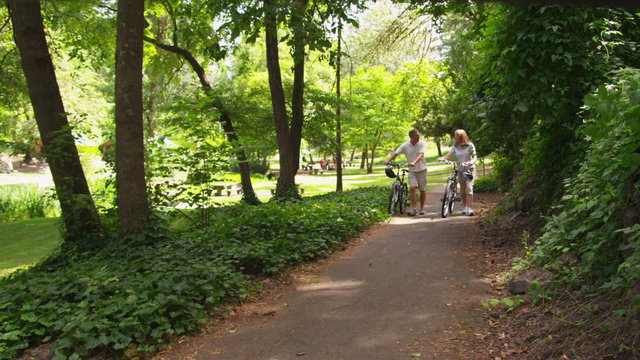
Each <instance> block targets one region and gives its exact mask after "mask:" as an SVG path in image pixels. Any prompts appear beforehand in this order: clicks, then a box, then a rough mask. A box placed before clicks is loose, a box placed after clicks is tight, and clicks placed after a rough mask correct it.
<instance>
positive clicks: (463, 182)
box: [458, 171, 477, 196]
mask: <svg viewBox="0 0 640 360" xmlns="http://www.w3.org/2000/svg"><path fill="white" fill-rule="evenodd" d="M476 177H477V174H476V172H475V171H474V172H473V179H474V180H475V178H476ZM474 180H467V179H466V178H465V177H464V176H462V174H460V173H458V183H460V195H462V196H464V195H466V194H469V195H473V181H474Z"/></svg>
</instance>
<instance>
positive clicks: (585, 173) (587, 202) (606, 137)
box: [532, 70, 640, 310]
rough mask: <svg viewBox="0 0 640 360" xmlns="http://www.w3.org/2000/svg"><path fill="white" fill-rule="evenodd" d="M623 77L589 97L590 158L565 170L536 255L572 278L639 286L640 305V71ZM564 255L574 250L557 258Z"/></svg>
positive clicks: (638, 300)
mask: <svg viewBox="0 0 640 360" xmlns="http://www.w3.org/2000/svg"><path fill="white" fill-rule="evenodd" d="M621 77H622V79H621V80H620V81H619V82H617V83H612V84H610V85H608V86H604V85H603V86H600V87H599V88H598V89H597V90H596V91H595V92H594V93H593V94H591V95H589V96H587V97H586V98H585V111H586V112H587V113H588V114H589V115H588V117H587V118H588V120H587V122H586V124H585V126H584V128H583V131H582V132H583V134H584V136H585V138H586V139H585V141H584V142H583V146H582V148H583V150H584V151H585V160H584V162H582V163H581V164H580V166H579V167H578V171H576V172H572V173H564V174H563V175H564V176H567V178H566V180H565V181H564V184H563V185H564V189H565V195H564V196H563V198H562V201H561V203H560V205H559V207H558V208H557V209H556V211H557V214H556V215H554V216H553V217H551V218H550V219H549V221H548V223H547V225H546V226H545V228H544V235H543V236H542V237H541V238H540V239H539V240H538V242H537V247H536V250H535V252H534V254H533V256H532V259H533V261H534V262H535V263H538V264H546V265H548V266H550V267H551V268H552V269H555V270H556V271H559V272H560V273H561V275H562V277H564V278H565V279H566V280H568V281H570V282H572V283H576V282H577V283H578V284H585V283H586V284H587V285H588V286H590V287H592V288H593V287H600V288H601V289H605V290H606V289H614V290H627V289H630V288H633V287H636V288H635V292H632V293H630V295H632V296H634V303H635V305H636V310H640V294H638V293H637V284H638V282H639V281H640V225H638V219H639V216H638V215H639V213H638V210H639V209H640V71H638V70H633V71H628V72H626V71H625V72H623V73H622V75H621ZM562 254H570V255H568V256H564V258H565V259H564V260H563V261H561V262H560V263H557V262H556V259H557V258H558V257H559V256H561V255H562ZM559 264H560V265H559Z"/></svg>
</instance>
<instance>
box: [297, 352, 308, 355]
mask: <svg viewBox="0 0 640 360" xmlns="http://www.w3.org/2000/svg"><path fill="white" fill-rule="evenodd" d="M305 354H306V353H304V352H299V353H297V354H296V356H304V355H305Z"/></svg>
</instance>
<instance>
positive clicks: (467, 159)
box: [439, 129, 478, 216]
mask: <svg viewBox="0 0 640 360" xmlns="http://www.w3.org/2000/svg"><path fill="white" fill-rule="evenodd" d="M453 137H454V138H455V141H456V142H455V144H453V146H452V147H451V150H450V151H449V153H448V154H447V155H445V156H443V157H441V158H440V159H439V160H440V161H444V160H449V159H451V157H452V156H453V155H455V156H456V160H457V161H458V164H459V165H458V166H459V167H458V182H459V183H460V194H461V195H462V206H463V207H464V210H462V213H463V214H465V215H469V216H473V215H475V213H474V212H473V208H472V205H473V181H474V179H475V178H476V176H477V174H476V167H475V163H476V161H478V156H477V154H476V146H475V145H473V143H472V142H471V140H469V136H468V135H467V132H466V131H464V130H462V129H458V130H456V131H455V132H454V134H453Z"/></svg>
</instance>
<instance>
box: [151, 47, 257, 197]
mask: <svg viewBox="0 0 640 360" xmlns="http://www.w3.org/2000/svg"><path fill="white" fill-rule="evenodd" d="M144 40H145V41H147V42H149V43H151V44H154V45H155V46H156V47H158V48H160V49H162V50H165V51H168V52H171V53H174V54H176V55H178V56H180V57H182V58H183V59H185V60H186V61H187V62H188V63H189V65H190V66H191V69H193V71H194V72H195V73H196V75H197V76H198V79H199V81H200V85H201V86H202V88H203V89H204V91H205V93H206V94H207V95H208V96H211V97H213V98H215V101H214V106H215V107H216V108H217V110H218V111H220V116H219V117H218V121H219V122H220V124H221V125H222V129H223V130H224V133H225V135H226V137H227V141H229V143H231V144H232V146H233V148H234V150H235V152H236V159H237V160H238V168H240V181H241V183H242V200H243V201H244V202H245V203H247V204H251V205H258V204H260V200H259V199H258V197H257V196H256V193H255V191H254V190H253V183H252V182H251V168H250V167H249V161H248V158H247V155H246V153H245V151H244V148H243V147H242V144H241V143H240V140H239V139H238V133H237V132H236V129H235V127H234V126H233V122H232V121H231V117H230V116H229V113H228V112H227V111H226V110H225V108H224V106H223V105H222V102H221V101H220V99H219V97H217V96H215V94H213V88H212V87H211V84H210V83H209V80H208V79H207V74H206V73H205V71H204V68H203V67H202V65H200V63H199V62H198V60H197V59H196V58H195V56H193V54H192V53H191V52H190V51H189V50H187V49H184V48H181V47H179V46H177V45H175V44H174V45H167V44H163V43H161V42H160V41H158V40H156V39H152V38H150V37H146V36H145V38H144Z"/></svg>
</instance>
